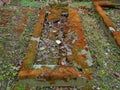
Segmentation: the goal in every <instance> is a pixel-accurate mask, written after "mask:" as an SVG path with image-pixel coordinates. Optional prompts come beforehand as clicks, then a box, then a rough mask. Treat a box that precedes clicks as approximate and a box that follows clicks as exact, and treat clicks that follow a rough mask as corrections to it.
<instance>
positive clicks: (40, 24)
mask: <svg viewBox="0 0 120 90" xmlns="http://www.w3.org/2000/svg"><path fill="white" fill-rule="evenodd" d="M44 18H45V11H44V9H42V10H41V11H40V16H39V17H38V21H37V23H36V25H35V28H34V31H33V34H32V35H33V37H39V36H40V33H41V31H42V28H43V22H44Z"/></svg>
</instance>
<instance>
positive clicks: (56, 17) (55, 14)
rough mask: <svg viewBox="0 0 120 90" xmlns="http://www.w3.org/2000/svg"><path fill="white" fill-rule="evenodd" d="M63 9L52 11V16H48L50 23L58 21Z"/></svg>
mask: <svg viewBox="0 0 120 90" xmlns="http://www.w3.org/2000/svg"><path fill="white" fill-rule="evenodd" d="M61 12H62V10H61V9H50V14H49V15H48V18H47V19H48V22H51V21H57V20H59V17H60V16H61Z"/></svg>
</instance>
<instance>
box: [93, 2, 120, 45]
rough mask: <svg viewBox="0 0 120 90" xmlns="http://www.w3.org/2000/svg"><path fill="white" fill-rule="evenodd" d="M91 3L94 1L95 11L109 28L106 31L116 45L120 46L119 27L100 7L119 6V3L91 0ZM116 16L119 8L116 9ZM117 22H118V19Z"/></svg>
mask: <svg viewBox="0 0 120 90" xmlns="http://www.w3.org/2000/svg"><path fill="white" fill-rule="evenodd" d="M93 3H94V6H95V8H96V10H97V12H98V13H99V14H100V16H101V17H102V19H103V21H104V23H105V25H106V26H107V28H108V30H109V31H107V32H109V34H111V35H112V36H113V38H114V39H115V41H116V43H117V44H118V46H120V30H119V29H120V28H119V26H118V24H117V23H116V24H114V23H113V22H114V21H113V22H112V20H111V19H110V18H109V16H107V14H106V13H105V11H104V10H103V9H102V7H115V6H119V4H115V3H112V2H110V1H93ZM113 17H114V16H113ZM118 17H119V10H118ZM117 22H119V20H118V21H117Z"/></svg>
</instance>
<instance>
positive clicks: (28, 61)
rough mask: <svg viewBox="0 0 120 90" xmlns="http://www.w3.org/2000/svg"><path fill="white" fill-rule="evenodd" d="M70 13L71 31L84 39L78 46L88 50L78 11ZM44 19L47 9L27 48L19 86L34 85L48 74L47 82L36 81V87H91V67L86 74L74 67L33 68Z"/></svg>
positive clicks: (40, 18) (42, 12)
mask: <svg viewBox="0 0 120 90" xmlns="http://www.w3.org/2000/svg"><path fill="white" fill-rule="evenodd" d="M68 12H69V13H70V14H69V17H68V21H69V23H71V30H74V31H75V32H76V33H77V34H78V35H79V36H81V34H83V37H82V38H81V39H80V41H78V42H79V43H80V42H83V43H81V44H77V45H78V47H80V48H82V49H84V50H88V49H87V47H86V41H85V36H84V33H83V32H82V24H81V22H80V18H79V15H78V12H77V10H74V9H72V8H69V9H68ZM44 18H45V9H44V8H43V9H42V10H41V11H40V16H39V18H38V21H37V23H36V25H35V28H34V31H33V34H32V38H31V40H30V44H29V46H28V48H27V52H26V55H25V57H24V60H23V64H22V67H21V70H20V72H19V74H18V78H19V85H20V83H21V85H20V86H23V85H24V84H26V83H28V84H29V85H30V86H31V85H33V83H30V82H32V81H35V80H36V77H39V76H41V75H42V74H43V73H46V75H44V76H43V77H42V78H44V79H46V81H45V82H39V81H35V83H34V86H35V85H36V86H37V85H40V84H41V85H43V86H52V85H53V86H58V85H61V86H78V87H82V86H86V85H88V86H89V85H91V84H92V83H91V82H92V81H91V80H93V78H92V76H91V75H92V72H91V70H89V69H87V68H89V67H85V71H84V73H82V72H79V71H77V70H76V69H75V68H73V67H72V66H63V65H62V66H56V67H55V68H54V70H52V69H51V68H49V67H47V66H45V65H43V66H42V67H41V68H40V69H34V68H33V67H32V66H33V63H34V60H35V56H36V54H37V49H38V41H39V36H40V33H41V31H42V28H43V22H44ZM72 23H74V24H72ZM82 40H83V41H82ZM82 59H84V56H82V57H81V60H82ZM79 62H80V61H79ZM63 72H64V73H63ZM40 78H41V77H40ZM68 78H70V79H71V80H70V81H69V80H68ZM47 80H48V81H47ZM54 81H58V82H59V83H58V82H56V83H54ZM68 81H69V82H68ZM17 86H18V85H16V88H15V90H17ZM28 90H29V89H28Z"/></svg>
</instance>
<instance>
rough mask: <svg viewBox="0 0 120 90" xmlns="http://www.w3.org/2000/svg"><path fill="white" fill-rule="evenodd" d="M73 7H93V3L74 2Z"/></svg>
mask: <svg viewBox="0 0 120 90" xmlns="http://www.w3.org/2000/svg"><path fill="white" fill-rule="evenodd" d="M72 5H73V6H87V7H91V5H92V2H73V3H72Z"/></svg>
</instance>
